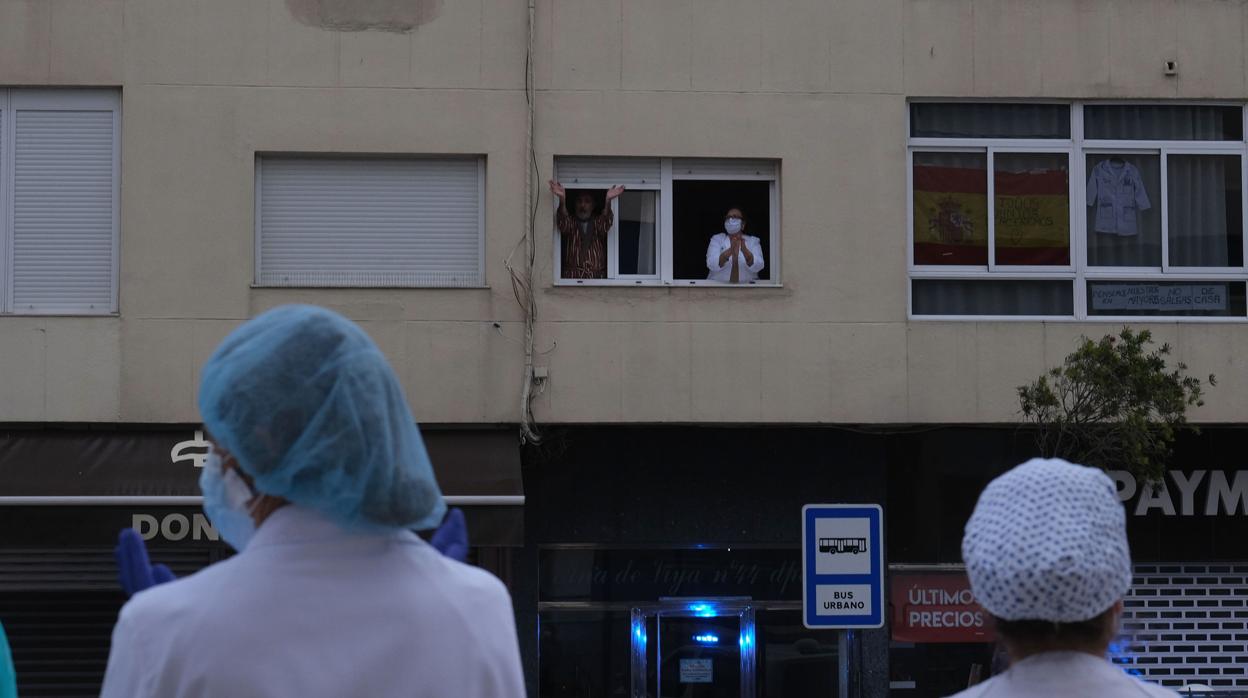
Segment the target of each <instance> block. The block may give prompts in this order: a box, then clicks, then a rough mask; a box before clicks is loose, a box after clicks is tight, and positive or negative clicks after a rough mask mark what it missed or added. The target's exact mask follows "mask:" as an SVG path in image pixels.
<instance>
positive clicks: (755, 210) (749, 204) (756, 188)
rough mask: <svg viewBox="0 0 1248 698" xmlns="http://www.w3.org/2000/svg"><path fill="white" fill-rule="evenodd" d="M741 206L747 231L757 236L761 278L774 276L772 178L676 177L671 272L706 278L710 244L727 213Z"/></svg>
mask: <svg viewBox="0 0 1248 698" xmlns="http://www.w3.org/2000/svg"><path fill="white" fill-rule="evenodd" d="M730 208H738V209H740V210H741V212H742V213H743V214H744V215H745V234H746V235H753V236H755V237H757V238H758V241H759V246H760V247H761V248H762V250H763V256H764V261H765V266H764V267H763V269H762V270H761V271H760V272H759V274H758V281H770V280H771V266H772V262H773V260H772V259H771V258H770V254H771V232H772V231H771V182H766V181H725V180H675V181H673V182H672V231H673V234H672V248H673V250H672V275H673V277H674V278H675V279H678V280H689V281H692V280H701V279H706V278H707V274H708V273H709V269H708V268H707V264H706V251H707V246H708V245H709V244H710V241H711V238H712V237H713V236H714V235H716V234H717V233H722V232H724V214H725V213H726V212H727V211H728V209H730Z"/></svg>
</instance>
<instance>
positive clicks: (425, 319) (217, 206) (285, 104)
mask: <svg viewBox="0 0 1248 698" xmlns="http://www.w3.org/2000/svg"><path fill="white" fill-rule="evenodd" d="M305 4H306V3H305ZM310 5H316V3H311V4H310ZM0 13H2V15H0V19H2V21H0V33H2V36H3V40H0V46H3V47H4V48H3V49H2V50H3V56H2V57H3V60H0V84H3V85H5V86H12V87H14V88H25V87H49V86H51V87H57V88H65V89H72V88H76V87H83V86H89V87H93V88H111V89H114V90H118V91H119V93H120V105H121V106H120V110H119V119H120V145H119V148H120V171H119V182H120V187H119V188H120V211H119V214H120V215H119V223H118V244H117V267H118V275H117V286H116V294H117V303H116V312H115V313H111V314H103V315H101V316H98V317H84V316H75V317H55V316H46V315H27V314H22V313H15V314H13V316H10V317H3V318H0V322H2V323H3V324H4V331H3V332H2V333H0V342H3V355H4V356H5V357H6V362H5V363H6V371H5V379H4V380H3V381H0V419H3V420H5V421H10V422H115V421H121V422H143V423H147V422H181V423H185V422H193V421H195V420H196V419H197V416H196V411H195V408H194V395H195V388H196V381H197V371H198V369H199V367H200V366H201V365H202V363H203V361H204V359H205V358H206V356H207V354H208V353H209V352H210V351H211V349H212V347H213V346H214V344H215V343H216V342H217V341H218V340H219V339H220V338H221V337H222V336H224V334H225V333H226V332H228V330H229V329H230V328H231V327H233V326H235V325H236V324H237V323H238V322H239V321H241V320H243V319H245V318H247V317H249V316H252V315H254V314H255V313H257V312H259V311H261V310H263V309H265V308H267V307H271V306H273V305H277V304H280V303H286V302H310V303H318V304H322V305H327V306H330V307H334V308H337V309H339V310H341V311H343V312H345V313H347V314H348V315H349V316H351V317H353V318H354V319H356V320H358V321H360V322H361V323H362V324H364V325H365V327H367V328H368V329H369V331H370V332H371V333H372V334H373V335H374V337H375V338H376V339H377V340H378V342H379V343H380V344H381V345H382V347H383V348H384V349H385V350H386V352H387V353H388V355H389V356H390V357H391V359H392V360H393V362H394V363H395V365H396V367H397V368H398V370H399V373H400V375H401V376H402V378H403V381H404V384H405V386H406V388H407V391H408V396H409V398H410V400H411V402H412V405H413V409H414V411H415V413H416V415H417V418H418V419H419V420H421V421H422V422H433V423H480V422H486V423H507V422H511V423H514V422H516V421H518V420H519V417H520V414H519V413H520V409H519V405H520V389H521V383H522V380H523V376H524V373H525V366H524V351H523V339H524V331H523V313H522V312H521V308H520V306H519V305H518V304H517V302H516V301H515V299H514V297H513V293H512V289H511V284H510V278H509V274H508V272H507V270H506V268H505V267H504V260H505V259H506V258H507V257H508V256H509V255H510V254H512V251H513V249H514V248H516V247H517V245H519V244H520V243H521V240H522V238H523V236H524V222H525V211H526V205H525V181H524V175H525V160H526V157H525V144H526V139H525V133H526V118H527V115H526V110H527V107H526V99H525V75H526V72H525V67H526V54H527V52H528V51H529V46H528V8H526V7H525V6H524V4H523V3H506V2H491V1H489V0H486V1H484V2H468V3H459V2H423V3H422V2H412V3H392V2H369V1H368V0H357V1H356V2H347V1H343V2H336V3H335V2H329V3H320V4H319V7H317V8H313V9H308V8H307V7H304V6H303V5H302V4H300V3H299V2H295V0H291V1H290V2H287V1H285V0H272V1H259V0H238V1H234V2H211V3H209V2H190V1H181V0H179V1H176V2H168V1H161V2H154V1H153V2H143V1H135V0H128V1H122V0H93V1H92V2H81V1H79V0H51V1H46V2H45V1H42V0H40V1H34V0H32V1H29V2H23V1H17V0H6V1H5V2H3V3H2V4H0ZM1245 21H1248V20H1246V18H1245V16H1244V12H1243V10H1242V8H1241V7H1240V6H1239V5H1238V4H1235V3H1227V2H1218V1H1213V0H1210V1H1206V2H1202V1H1196V0H1193V1H1190V2H1162V1H1160V0H1158V1H1156V2H1136V1H1134V0H1132V1H1130V2H1127V1H1119V2H1111V1H1106V2H1095V3H1088V2H1074V1H1073V0H1072V1H1065V0H1059V1H1057V2H1046V3H1026V2H1005V1H994V2H983V1H979V2H973V1H971V0H965V1H963V0H957V1H946V0H905V1H892V0H889V1H886V2H878V1H876V0H871V1H866V0H863V1H853V2H833V3H825V2H783V3H776V4H773V3H751V2H715V3H699V2H619V1H618V0H611V1H601V2H600V1H593V2H585V3H557V2H545V1H539V2H538V3H537V5H536V7H535V11H534V23H533V39H532V46H531V56H532V61H533V75H534V80H535V83H534V86H535V94H536V99H535V103H534V110H533V128H534V133H533V148H534V157H535V161H536V168H537V169H536V175H535V177H534V179H533V182H534V191H535V192H540V195H538V198H537V210H538V212H539V213H538V215H537V216H536V224H535V226H534V235H535V238H536V265H535V268H534V271H533V279H534V281H533V285H534V288H535V292H536V307H537V315H536V319H537V323H536V327H535V350H536V354H535V355H536V360H535V364H536V366H537V367H539V373H540V371H541V369H542V368H544V369H545V371H546V373H547V375H548V378H546V379H545V380H544V381H541V382H542V383H544V384H543V385H538V386H537V390H535V391H534V392H535V394H536V395H537V396H536V398H535V400H534V414H535V417H536V419H537V421H538V422H539V423H541V422H550V423H554V422H559V423H578V422H589V423H604V422H605V423H627V422H642V423H658V422H680V423H688V422H699V423H700V422H711V423H725V422H727V423H735V422H751V423H755V422H762V423H912V422H952V423H984V422H1009V421H1011V420H1013V419H1014V418H1015V409H1016V404H1015V397H1014V391H1013V387H1014V386H1016V385H1018V384H1020V383H1022V382H1023V381H1025V380H1027V379H1029V378H1031V377H1034V376H1035V375H1038V374H1039V373H1040V372H1041V371H1042V370H1043V369H1044V368H1045V367H1047V366H1051V365H1054V364H1055V363H1057V362H1058V361H1060V359H1061V358H1062V357H1063V356H1064V355H1065V354H1066V353H1067V352H1068V351H1069V350H1070V349H1071V348H1072V346H1073V341H1074V339H1075V338H1077V337H1078V336H1079V335H1081V334H1088V335H1092V336H1096V335H1099V334H1101V333H1103V332H1105V331H1111V330H1113V329H1115V328H1116V327H1117V326H1119V325H1120V324H1121V323H1117V322H1108V323H1091V322H1077V321H1069V322H1065V321H1049V322H1042V321H1004V322H1002V321H956V322H942V321H931V320H923V319H908V317H909V316H908V306H907V287H908V278H907V244H908V243H907V237H906V231H907V152H906V151H907V138H906V134H907V103H908V100H909V99H911V98H931V97H944V98H956V99H967V98H982V99H1004V98H1009V99H1025V98H1034V99H1057V100H1080V99H1087V100H1107V99H1131V100H1231V101H1232V102H1233V101H1235V100H1238V99H1241V98H1242V96H1243V94H1244V91H1245V55H1244V49H1243V44H1242V40H1241V39H1242V32H1243V27H1244V24H1245ZM409 26H410V28H407V29H405V27H409ZM1165 61H1175V62H1176V64H1177V74H1176V75H1166V74H1165V70H1164V67H1165V66H1164V63H1165ZM266 153H283V154H307V153H344V154H361V155H380V154H386V155H412V154H414V155H474V156H481V157H483V158H484V162H485V168H484V169H485V187H484V197H483V209H484V219H485V234H484V245H483V248H482V251H481V255H482V260H483V267H484V279H483V281H484V283H483V284H482V285H481V286H480V287H477V288H454V289H438V288H402V289H393V288H389V289H291V288H266V287H261V286H258V285H257V284H256V283H255V278H256V277H255V273H254V270H255V264H256V255H255V249H256V248H255V244H254V242H255V235H256V224H255V217H256V210H257V208H256V200H255V199H256V187H255V171H256V168H255V163H256V158H257V154H261V155H263V154H266ZM558 156H645V157H655V158H761V159H768V160H773V161H775V163H776V164H777V166H778V171H779V175H778V186H777V188H778V191H779V195H778V201H779V210H778V212H777V215H776V220H777V221H778V223H779V229H778V235H775V237H776V238H777V240H776V241H775V250H776V251H777V252H778V257H777V258H776V259H772V260H769V264H770V265H771V270H772V273H773V276H772V277H771V278H772V279H773V280H778V284H777V285H775V286H772V287H766V288H759V287H751V288H719V287H715V288H703V287H690V288H686V287H681V286H680V285H679V284H668V285H664V286H660V287H657V288H656V287H642V288H619V287H602V288H599V287H595V288H576V287H565V286H561V285H556V284H555V283H554V281H555V276H554V265H553V263H552V260H553V259H554V257H555V255H554V244H555V242H554V239H555V238H554V232H553V225H552V224H551V217H549V216H548V215H547V213H546V212H548V211H549V210H550V206H551V199H550V195H549V194H548V193H547V192H546V191H545V186H544V183H545V180H546V179H548V178H550V177H551V176H553V175H554V163H555V158H556V157H558ZM711 232H713V231H707V232H706V233H705V235H706V236H708V237H709V235H710V234H711ZM698 234H699V235H700V234H702V233H701V232H699V233H698ZM521 256H522V255H519V254H517V255H514V259H518V258H520V257H521ZM1150 327H1151V329H1152V330H1153V332H1154V334H1155V335H1156V336H1157V337H1158V338H1159V339H1162V340H1165V341H1168V342H1170V343H1171V344H1173V345H1174V346H1175V349H1176V356H1177V358H1179V359H1181V360H1184V361H1186V362H1187V363H1188V364H1189V365H1190V366H1192V367H1193V369H1194V370H1195V371H1197V372H1200V373H1204V372H1212V373H1216V374H1218V375H1219V376H1220V377H1221V378H1222V379H1223V382H1222V384H1221V386H1220V387H1219V388H1218V389H1217V390H1214V391H1212V392H1211V393H1210V395H1209V400H1208V404H1207V405H1206V406H1205V407H1204V408H1202V409H1201V410H1200V411H1198V412H1197V413H1196V414H1195V415H1194V416H1195V418H1196V419H1198V420H1199V421H1207V422H1236V421H1240V420H1241V419H1242V414H1243V407H1244V405H1243V400H1244V399H1245V398H1244V397H1243V396H1244V395H1248V391H1246V390H1244V389H1243V388H1244V387H1245V386H1243V385H1241V382H1242V381H1244V380H1248V379H1246V378H1244V376H1243V373H1244V372H1242V371H1239V370H1238V368H1239V363H1240V358H1239V357H1238V352H1237V351H1236V350H1235V346H1236V344H1237V340H1238V338H1239V336H1240V334H1241V332H1242V331H1243V326H1242V324H1237V323H1233V322H1174V321H1159V322H1156V323H1155V324H1153V325H1151V326H1150ZM729 375H730V376H732V379H731V380H725V379H724V377H725V376H729Z"/></svg>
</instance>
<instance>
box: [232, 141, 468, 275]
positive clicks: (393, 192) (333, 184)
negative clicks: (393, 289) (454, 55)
mask: <svg viewBox="0 0 1248 698" xmlns="http://www.w3.org/2000/svg"><path fill="white" fill-rule="evenodd" d="M481 166H482V163H481V160H480V158H476V157H472V158H452V157H447V158H300V157H263V158H261V159H260V166H259V170H258V173H259V179H260V181H259V187H258V191H257V195H258V196H259V206H258V212H259V217H258V227H257V233H258V239H259V249H258V256H259V259H258V260H257V262H258V263H257V279H256V280H257V282H258V283H259V284H261V285H264V286H480V285H482V284H483V283H484V278H483V272H482V221H483V220H484V217H483V215H482V206H483V205H484V204H483V192H482V191H481V189H482V186H481V180H482V177H481Z"/></svg>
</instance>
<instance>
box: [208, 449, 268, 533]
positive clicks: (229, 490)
mask: <svg viewBox="0 0 1248 698" xmlns="http://www.w3.org/2000/svg"><path fill="white" fill-rule="evenodd" d="M199 489H200V490H201V491H202V492H203V493H204V515H205V516H207V517H208V521H210V522H211V523H212V526H213V528H215V529H217V533H219V534H221V538H222V539H223V540H225V542H226V543H229V544H230V545H231V546H232V547H233V548H234V549H235V550H237V551H239V552H242V550H243V548H246V547H247V543H248V542H249V541H250V540H251V537H252V536H253V535H255V533H256V522H255V520H253V519H252V518H251V506H250V502H251V500H252V499H254V498H255V496H256V495H255V494H254V493H253V492H252V491H251V488H250V487H248V486H247V483H246V482H244V481H243V478H242V477H240V476H239V474H238V471H237V470H235V469H234V468H231V469H229V470H224V471H223V469H222V464H221V455H220V454H219V453H217V451H216V450H215V449H214V450H212V451H209V453H208V459H207V460H206V461H205V462H204V469H203V472H201V473H200V474H199Z"/></svg>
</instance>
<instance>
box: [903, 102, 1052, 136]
mask: <svg viewBox="0 0 1248 698" xmlns="http://www.w3.org/2000/svg"><path fill="white" fill-rule="evenodd" d="M910 135H911V137H913V138H1063V139H1068V138H1070V106H1069V105H1066V104H986V103H960V104H958V103H955V104H949V103H932V102H914V103H912V104H911V105H910Z"/></svg>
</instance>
